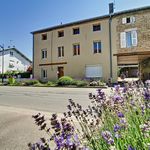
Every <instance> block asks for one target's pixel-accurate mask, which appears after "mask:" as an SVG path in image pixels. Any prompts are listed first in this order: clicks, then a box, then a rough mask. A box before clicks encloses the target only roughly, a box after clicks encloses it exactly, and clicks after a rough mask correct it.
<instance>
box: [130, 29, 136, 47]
mask: <svg viewBox="0 0 150 150" xmlns="http://www.w3.org/2000/svg"><path fill="white" fill-rule="evenodd" d="M131 37H132V46H137V31H136V30H134V31H131Z"/></svg>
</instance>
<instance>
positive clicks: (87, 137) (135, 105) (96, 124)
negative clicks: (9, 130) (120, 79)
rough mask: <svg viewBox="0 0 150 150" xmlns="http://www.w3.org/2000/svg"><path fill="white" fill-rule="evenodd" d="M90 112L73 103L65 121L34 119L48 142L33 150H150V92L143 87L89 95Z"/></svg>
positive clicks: (126, 86)
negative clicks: (51, 149) (53, 145)
mask: <svg viewBox="0 0 150 150" xmlns="http://www.w3.org/2000/svg"><path fill="white" fill-rule="evenodd" d="M89 99H90V101H91V105H89V106H88V108H87V109H83V107H82V106H81V105H80V104H78V103H75V102H74V101H73V100H72V99H69V104H68V106H67V108H68V112H64V114H63V117H62V118H60V119H59V118H58V116H57V114H53V115H52V117H51V118H50V127H49V123H47V120H46V119H45V117H44V116H42V115H41V114H40V113H39V114H37V115H33V118H34V120H35V123H36V125H38V126H39V127H40V129H41V130H45V131H46V133H47V134H48V135H49V138H48V139H44V138H41V139H40V142H38V143H34V144H31V143H30V144H29V145H28V146H29V148H30V149H31V150H36V149H39V150H50V143H51V142H54V143H55V148H53V149H55V150H148V149H150V134H149V133H150V118H149V116H150V88H149V87H146V88H145V87H144V86H143V84H142V83H139V84H136V83H130V84H126V85H125V87H124V88H121V87H120V86H119V85H117V86H115V88H112V89H111V92H110V95H105V93H104V92H103V91H102V90H101V89H98V90H97V94H96V95H93V94H92V93H89Z"/></svg>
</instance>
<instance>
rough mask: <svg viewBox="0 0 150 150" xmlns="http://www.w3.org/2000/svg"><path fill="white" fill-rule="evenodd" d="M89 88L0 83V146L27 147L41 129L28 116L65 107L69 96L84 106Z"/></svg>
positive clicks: (2, 148)
mask: <svg viewBox="0 0 150 150" xmlns="http://www.w3.org/2000/svg"><path fill="white" fill-rule="evenodd" d="M89 92H93V93H95V92H96V90H95V89H93V88H91V89H90V88H43V87H8V86H6V87H4V86H3V87H2V86H1V87H0V150H27V149H28V148H27V143H29V142H36V141H37V140H38V139H39V138H40V137H43V136H45V133H43V132H41V131H39V130H38V127H37V126H35V124H34V121H33V119H32V118H31V116H32V115H33V114H36V113H38V112H42V113H44V114H45V115H47V116H48V115H49V114H51V113H53V112H57V113H62V112H64V111H66V106H67V104H68V99H69V98H72V99H73V100H74V101H76V102H79V103H80V104H81V105H82V106H84V107H86V106H87V105H88V104H89V103H90V101H89V99H88V93H89Z"/></svg>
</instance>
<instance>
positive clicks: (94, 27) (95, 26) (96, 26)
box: [93, 24, 101, 31]
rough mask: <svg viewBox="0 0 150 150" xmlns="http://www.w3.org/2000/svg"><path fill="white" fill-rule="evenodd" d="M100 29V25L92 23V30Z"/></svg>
mask: <svg viewBox="0 0 150 150" xmlns="http://www.w3.org/2000/svg"><path fill="white" fill-rule="evenodd" d="M100 30H101V25H100V24H94V25H93V31H100Z"/></svg>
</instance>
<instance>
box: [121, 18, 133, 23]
mask: <svg viewBox="0 0 150 150" xmlns="http://www.w3.org/2000/svg"><path fill="white" fill-rule="evenodd" d="M134 22H135V17H134V16H131V17H126V18H122V24H130V23H134Z"/></svg>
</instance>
